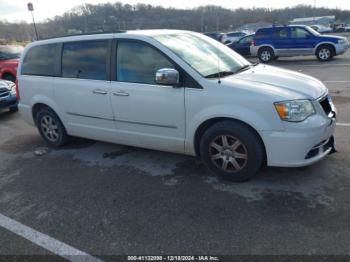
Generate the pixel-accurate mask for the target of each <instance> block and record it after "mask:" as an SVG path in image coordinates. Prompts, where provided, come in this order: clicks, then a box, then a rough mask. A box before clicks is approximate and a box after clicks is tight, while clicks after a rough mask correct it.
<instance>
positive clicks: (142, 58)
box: [115, 41, 174, 84]
mask: <svg viewBox="0 0 350 262" xmlns="http://www.w3.org/2000/svg"><path fill="white" fill-rule="evenodd" d="M116 61H117V65H116V72H115V74H116V79H117V80H118V81H121V82H132V83H144V84H156V83H155V76H156V72H157V70H159V69H162V68H174V65H173V64H172V63H171V62H170V61H169V60H168V59H167V58H166V57H165V56H164V55H162V54H161V53H160V52H158V51H157V50H156V49H155V48H153V47H151V46H149V45H147V44H144V43H142V42H137V41H120V42H119V43H118V47H117V58H116Z"/></svg>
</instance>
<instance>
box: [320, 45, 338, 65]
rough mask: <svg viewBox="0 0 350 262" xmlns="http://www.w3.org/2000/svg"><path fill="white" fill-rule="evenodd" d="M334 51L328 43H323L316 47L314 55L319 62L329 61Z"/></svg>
mask: <svg viewBox="0 0 350 262" xmlns="http://www.w3.org/2000/svg"><path fill="white" fill-rule="evenodd" d="M333 56H334V51H333V48H332V47H331V46H329V45H323V46H320V47H319V48H317V51H316V57H317V59H318V60H319V61H321V62H326V61H329V60H331V59H332V58H333Z"/></svg>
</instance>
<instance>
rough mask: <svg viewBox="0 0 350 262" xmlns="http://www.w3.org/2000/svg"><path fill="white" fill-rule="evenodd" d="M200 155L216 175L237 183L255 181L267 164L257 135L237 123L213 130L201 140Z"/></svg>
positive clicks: (206, 133)
mask: <svg viewBox="0 0 350 262" xmlns="http://www.w3.org/2000/svg"><path fill="white" fill-rule="evenodd" d="M223 137H226V139H224V138H223ZM200 154H201V158H202V161H203V162H204V163H205V165H206V166H207V167H208V168H209V169H210V170H211V171H212V172H214V173H215V174H217V175H218V176H220V177H221V178H223V179H225V180H229V181H233V182H243V181H247V180H249V179H251V178H252V177H253V176H254V175H256V173H257V172H258V170H259V169H260V168H261V167H262V164H263V161H264V147H263V145H262V142H261V140H260V138H259V137H258V135H257V134H256V132H255V131H254V130H253V129H252V128H250V127H248V126H247V125H245V124H243V123H240V122H235V121H223V122H219V123H217V124H214V125H213V126H212V127H210V128H209V129H208V130H207V131H206V132H205V133H204V135H203V136H202V138H201V141H200ZM225 167H226V169H225Z"/></svg>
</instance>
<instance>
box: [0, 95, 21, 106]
mask: <svg viewBox="0 0 350 262" xmlns="http://www.w3.org/2000/svg"><path fill="white" fill-rule="evenodd" d="M17 105H18V101H17V97H16V96H15V95H10V96H6V97H0V109H7V108H14V107H16V106H17Z"/></svg>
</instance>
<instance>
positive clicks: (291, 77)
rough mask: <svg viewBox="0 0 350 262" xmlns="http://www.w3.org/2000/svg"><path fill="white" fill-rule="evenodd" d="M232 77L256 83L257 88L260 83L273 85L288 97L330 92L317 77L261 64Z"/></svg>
mask: <svg viewBox="0 0 350 262" xmlns="http://www.w3.org/2000/svg"><path fill="white" fill-rule="evenodd" d="M232 78H236V79H239V80H244V81H250V82H251V83H253V84H254V83H256V86H257V88H258V87H259V84H261V88H266V85H269V86H273V87H275V89H276V88H277V89H279V90H278V93H279V94H283V93H285V96H286V99H300V98H304V99H317V98H319V97H321V96H323V95H324V94H325V93H327V92H328V90H327V88H326V87H325V85H324V84H323V83H322V82H321V81H319V80H317V79H316V78H313V77H311V76H307V75H304V74H301V73H298V72H294V71H291V70H286V69H282V68H278V67H274V66H267V65H261V64H260V65H257V66H255V67H252V68H251V69H250V70H247V71H243V72H242V73H239V74H237V75H233V76H232ZM291 96H293V97H291Z"/></svg>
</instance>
